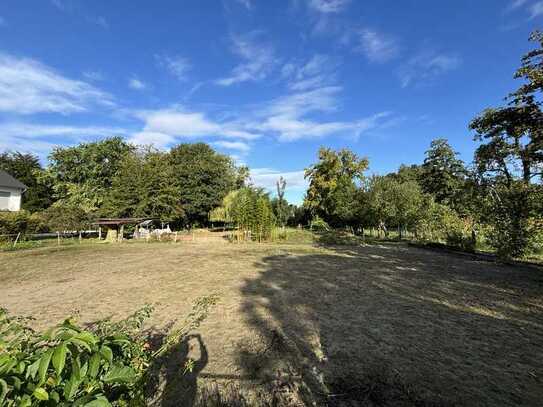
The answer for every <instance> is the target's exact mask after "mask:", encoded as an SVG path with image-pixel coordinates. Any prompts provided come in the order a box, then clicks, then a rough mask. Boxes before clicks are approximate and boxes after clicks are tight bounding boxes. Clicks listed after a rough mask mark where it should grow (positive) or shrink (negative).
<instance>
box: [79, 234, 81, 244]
mask: <svg viewBox="0 0 543 407" xmlns="http://www.w3.org/2000/svg"><path fill="white" fill-rule="evenodd" d="M81 240H82V237H81V231H79V244H81Z"/></svg>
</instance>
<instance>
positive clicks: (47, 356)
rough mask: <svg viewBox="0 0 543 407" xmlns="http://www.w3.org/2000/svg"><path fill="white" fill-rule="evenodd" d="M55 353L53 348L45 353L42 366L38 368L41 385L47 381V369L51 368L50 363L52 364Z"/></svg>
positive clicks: (41, 360)
mask: <svg viewBox="0 0 543 407" xmlns="http://www.w3.org/2000/svg"><path fill="white" fill-rule="evenodd" d="M53 351H54V349H53V348H51V349H49V350H47V352H45V353H44V354H43V355H42V357H41V358H40V366H39V368H38V378H39V380H40V383H43V382H44V381H45V376H46V375H47V368H48V367H49V363H50V362H51V356H53Z"/></svg>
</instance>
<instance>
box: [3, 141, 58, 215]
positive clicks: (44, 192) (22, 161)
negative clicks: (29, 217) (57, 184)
mask: <svg viewBox="0 0 543 407" xmlns="http://www.w3.org/2000/svg"><path fill="white" fill-rule="evenodd" d="M0 169H2V170H4V171H6V172H7V173H9V174H10V175H12V176H13V177H15V178H17V179H18V180H19V181H21V182H22V183H23V184H25V185H26V186H27V187H28V189H27V190H26V191H25V193H24V194H23V200H22V208H23V209H25V210H27V211H29V212H36V211H40V210H43V209H45V208H48V207H49V206H50V205H51V204H52V203H53V197H52V193H53V191H52V189H51V187H50V186H49V185H48V184H47V183H46V182H44V178H43V171H44V170H43V168H42V166H41V164H40V160H39V158H38V157H36V156H35V155H33V154H23V153H20V152H4V153H2V154H0Z"/></svg>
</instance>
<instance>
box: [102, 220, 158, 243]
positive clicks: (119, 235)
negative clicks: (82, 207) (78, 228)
mask: <svg viewBox="0 0 543 407" xmlns="http://www.w3.org/2000/svg"><path fill="white" fill-rule="evenodd" d="M148 220H152V219H149V218H100V219H97V220H96V222H94V225H97V226H98V239H99V240H101V239H102V228H104V229H106V231H107V233H106V240H107V241H110V242H122V241H123V238H124V226H125V225H138V224H140V223H141V222H144V221H148Z"/></svg>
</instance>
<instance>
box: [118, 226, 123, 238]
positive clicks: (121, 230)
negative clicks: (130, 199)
mask: <svg viewBox="0 0 543 407" xmlns="http://www.w3.org/2000/svg"><path fill="white" fill-rule="evenodd" d="M123 238H124V225H122V224H121V226H120V227H119V237H118V240H119V242H122V241H123Z"/></svg>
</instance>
